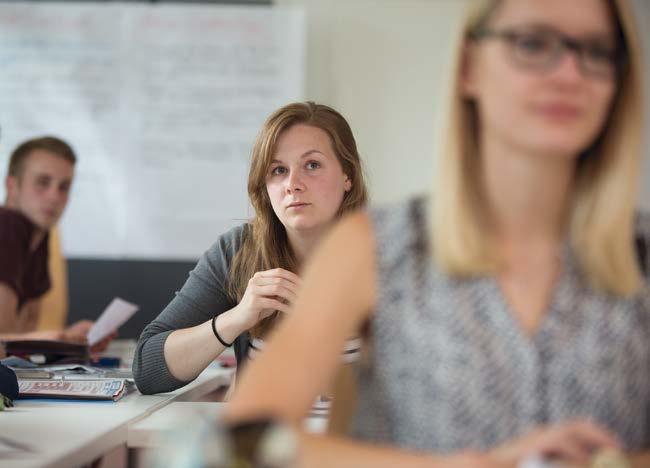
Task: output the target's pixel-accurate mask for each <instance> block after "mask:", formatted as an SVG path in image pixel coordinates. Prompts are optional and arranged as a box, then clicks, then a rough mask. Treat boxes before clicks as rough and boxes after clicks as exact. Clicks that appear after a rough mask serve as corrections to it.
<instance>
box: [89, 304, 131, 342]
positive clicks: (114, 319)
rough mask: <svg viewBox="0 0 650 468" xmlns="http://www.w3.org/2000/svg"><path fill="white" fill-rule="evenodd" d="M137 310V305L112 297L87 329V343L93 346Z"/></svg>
mask: <svg viewBox="0 0 650 468" xmlns="http://www.w3.org/2000/svg"><path fill="white" fill-rule="evenodd" d="M137 310H138V306H137V305H135V304H131V303H130V302H127V301H125V300H124V299H120V298H119V297H116V298H114V299H113V300H112V301H111V303H110V304H109V305H108V307H106V309H105V310H104V312H102V315H100V316H99V318H98V319H97V321H96V322H95V325H93V327H92V328H91V329H90V330H89V331H88V335H87V338H88V344H89V345H90V346H93V345H95V344H97V343H98V342H99V341H101V340H102V339H104V338H106V337H107V336H108V335H110V334H111V333H113V332H114V331H116V330H117V329H118V328H120V327H121V326H122V324H124V323H125V322H126V321H127V320H128V319H130V318H131V316H132V315H133V314H134V313H135V312H136V311H137Z"/></svg>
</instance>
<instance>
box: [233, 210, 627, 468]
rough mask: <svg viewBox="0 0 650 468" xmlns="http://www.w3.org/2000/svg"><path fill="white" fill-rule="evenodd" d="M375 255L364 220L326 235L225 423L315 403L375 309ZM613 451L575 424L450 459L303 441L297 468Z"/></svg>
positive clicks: (286, 416)
mask: <svg viewBox="0 0 650 468" xmlns="http://www.w3.org/2000/svg"><path fill="white" fill-rule="evenodd" d="M374 251H375V246H374V239H373V236H372V232H371V226H370V222H369V219H368V217H367V215H365V214H354V215H352V216H350V217H348V218H346V219H344V220H343V221H342V222H341V223H340V224H339V225H337V226H336V227H335V228H334V229H333V230H332V232H331V233H330V236H329V237H328V238H327V239H326V240H325V241H324V242H323V243H322V244H321V246H320V247H319V248H318V250H317V252H316V253H315V254H314V256H313V257H312V259H311V261H310V263H309V264H308V267H307V269H306V271H305V274H304V285H303V288H302V290H301V291H300V293H299V295H298V298H297V300H296V302H295V307H294V308H293V309H292V310H291V313H290V315H289V317H287V319H286V320H285V321H284V322H283V323H282V324H281V325H280V326H279V327H278V329H277V330H276V332H275V333H274V334H273V335H272V337H271V339H270V340H269V343H268V346H267V347H266V348H265V350H264V353H261V355H260V356H259V358H258V359H256V360H255V361H253V362H251V363H250V364H249V365H248V367H247V368H246V369H245V370H244V372H243V373H242V376H241V380H240V382H239V383H238V386H237V389H236V391H235V393H234V395H233V398H232V399H231V401H230V403H229V405H228V407H227V409H226V418H227V419H228V420H230V421H242V420H247V419H255V418H260V417H261V418H264V417H273V418H278V419H282V420H285V421H288V422H290V423H292V424H294V425H295V426H299V425H300V422H301V420H302V419H303V418H304V415H305V414H306V413H307V411H308V409H309V407H310V405H311V403H312V402H313V399H314V397H315V396H316V395H317V394H318V392H319V391H320V389H322V388H325V386H326V384H327V383H328V382H329V381H330V380H331V379H332V377H333V375H334V372H335V370H336V367H337V365H338V363H339V355H340V350H341V349H342V348H343V344H344V342H345V339H346V337H348V336H350V335H351V334H352V333H353V332H354V331H355V330H357V329H358V328H359V326H360V325H361V324H362V323H363V322H364V321H365V320H366V319H367V318H368V317H369V316H370V314H371V311H372V309H373V307H374V304H375V301H376V289H375V283H376V266H375V255H374ZM315 369H316V370H317V371H315ZM305 376H309V378H307V379H305ZM616 446H617V444H616V441H615V439H614V438H613V437H612V436H611V435H610V434H609V433H607V431H605V430H603V429H602V428H600V427H597V426H595V425H593V424H592V423H589V422H581V421H575V422H567V423H563V424H558V425H554V426H548V427H541V428H538V429H536V430H533V431H531V432H530V433H528V434H526V435H524V436H523V437H520V438H518V439H516V440H513V441H510V442H508V443H506V444H504V445H502V446H500V447H497V448H495V449H494V450H492V451H490V452H487V453H482V454H473V453H459V454H456V455H451V456H436V455H425V454H417V453H408V452H405V451H403V450H399V449H396V448H389V447H378V446H371V445H368V444H362V443H358V442H354V441H347V440H343V439H337V438H333V437H322V436H309V435H302V436H301V443H300V454H299V460H298V466H300V467H303V466H304V467H310V468H312V467H321V466H322V467H329V466H337V467H339V466H340V467H348V466H349V467H355V468H363V467H368V468H370V467H372V468H378V467H379V468H381V467H387V468H388V467H394V466H404V467H420V466H427V467H432V468H435V467H438V466H440V467H442V466H444V467H446V468H451V467H455V468H460V467H477V468H478V467H484V468H488V467H489V468H493V467H515V466H516V465H517V464H518V463H520V462H521V461H522V460H523V459H524V458H525V457H527V456H529V455H530V454H531V453H541V454H547V453H551V454H554V455H557V456H559V457H560V458H561V459H563V460H567V461H577V462H579V463H584V462H585V461H586V460H587V458H588V456H589V453H587V451H586V450H585V447H616Z"/></svg>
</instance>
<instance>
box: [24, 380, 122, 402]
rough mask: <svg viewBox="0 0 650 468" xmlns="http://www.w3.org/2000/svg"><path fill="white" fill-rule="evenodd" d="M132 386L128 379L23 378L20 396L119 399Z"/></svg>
mask: <svg viewBox="0 0 650 468" xmlns="http://www.w3.org/2000/svg"><path fill="white" fill-rule="evenodd" d="M130 387H131V384H130V383H129V381H128V380H126V379H97V380H90V379H84V380H52V379H46V380H41V379H21V380H19V381H18V392H19V394H18V398H19V399H20V398H60V399H71V400H109V401H117V400H119V399H120V398H122V397H123V396H124V395H126V393H127V392H128V391H129V389H130Z"/></svg>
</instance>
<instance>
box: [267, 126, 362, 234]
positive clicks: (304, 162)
mask: <svg viewBox="0 0 650 468" xmlns="http://www.w3.org/2000/svg"><path fill="white" fill-rule="evenodd" d="M350 188H351V182H350V179H349V178H348V176H347V175H346V174H344V173H343V169H342V167H341V164H340V162H339V160H338V158H337V157H336V154H335V152H334V149H333V148H332V143H331V141H330V138H329V135H328V134H327V133H325V132H324V131H323V130H321V129H320V128H316V127H311V126H309V125H304V124H296V125H293V126H291V127H289V128H288V129H287V130H285V131H284V132H282V133H281V134H280V137H279V138H278V140H277V144H276V148H275V153H274V155H273V161H272V162H271V166H270V167H269V169H268V171H267V174H266V190H267V193H268V195H269V199H270V200H271V205H272V206H273V211H274V212H275V214H276V216H277V217H278V218H279V219H280V222H281V223H282V224H283V225H284V227H285V228H286V229H287V230H292V231H294V232H296V233H300V232H301V231H302V232H306V231H314V230H318V229H321V228H323V227H325V226H327V225H328V224H329V223H330V222H331V221H332V220H333V219H334V218H335V216H336V214H337V213H338V210H339V207H340V206H341V203H342V202H343V196H344V195H345V192H347V191H348V190H350Z"/></svg>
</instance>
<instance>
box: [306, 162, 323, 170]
mask: <svg viewBox="0 0 650 468" xmlns="http://www.w3.org/2000/svg"><path fill="white" fill-rule="evenodd" d="M319 167H320V163H319V162H318V161H309V162H308V163H307V169H310V170H314V169H318V168H319Z"/></svg>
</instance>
